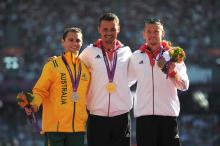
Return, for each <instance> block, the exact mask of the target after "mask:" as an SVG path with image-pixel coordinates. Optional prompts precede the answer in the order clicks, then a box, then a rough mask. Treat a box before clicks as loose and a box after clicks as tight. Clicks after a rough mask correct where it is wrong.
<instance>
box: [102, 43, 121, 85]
mask: <svg viewBox="0 0 220 146" xmlns="http://www.w3.org/2000/svg"><path fill="white" fill-rule="evenodd" d="M101 49H102V54H103V57H104V61H105V66H106V69H107V73H108V79H109V82H113V79H114V76H115V69H116V65H117V51H115V53H114V56H113V65H112V67H111V68H110V65H109V62H108V59H107V56H106V53H105V51H104V48H103V46H102V47H101Z"/></svg>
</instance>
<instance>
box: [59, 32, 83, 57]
mask: <svg viewBox="0 0 220 146" xmlns="http://www.w3.org/2000/svg"><path fill="white" fill-rule="evenodd" d="M82 42H83V41H82V34H81V33H76V32H68V33H67V35H66V38H65V39H62V42H61V43H62V46H63V47H64V50H65V52H68V51H70V52H72V53H75V54H76V53H78V51H79V49H80V48H81V47H82Z"/></svg>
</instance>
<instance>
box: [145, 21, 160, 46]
mask: <svg viewBox="0 0 220 146" xmlns="http://www.w3.org/2000/svg"><path fill="white" fill-rule="evenodd" d="M143 36H144V39H145V41H146V42H147V44H148V45H149V47H159V46H160V45H161V42H162V39H163V37H164V30H163V27H162V26H161V25H158V24H147V25H145V28H144V33H143Z"/></svg>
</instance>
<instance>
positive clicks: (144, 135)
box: [136, 116, 181, 146]
mask: <svg viewBox="0 0 220 146" xmlns="http://www.w3.org/2000/svg"><path fill="white" fill-rule="evenodd" d="M136 140H137V146H180V145H181V144H180V140H179V132H178V126H177V117H169V116H142V117H138V118H137V119H136Z"/></svg>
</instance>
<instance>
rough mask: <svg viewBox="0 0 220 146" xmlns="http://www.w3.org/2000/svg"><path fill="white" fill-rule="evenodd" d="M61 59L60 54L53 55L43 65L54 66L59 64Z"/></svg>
mask: <svg viewBox="0 0 220 146" xmlns="http://www.w3.org/2000/svg"><path fill="white" fill-rule="evenodd" d="M61 60H62V58H61V56H53V57H51V58H50V59H49V60H48V61H47V63H46V64H45V66H48V67H55V68H56V67H58V66H59V64H60V61H61Z"/></svg>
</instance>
